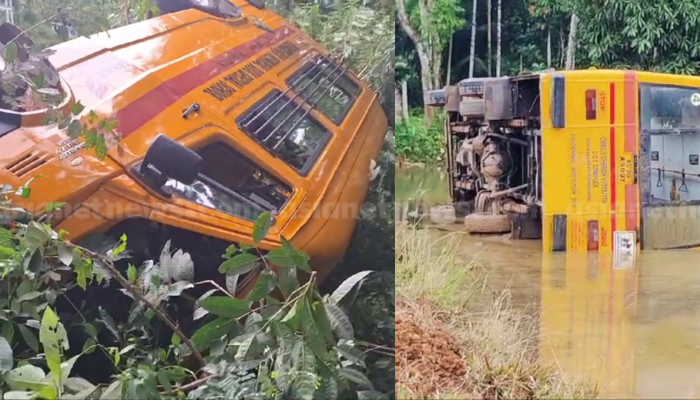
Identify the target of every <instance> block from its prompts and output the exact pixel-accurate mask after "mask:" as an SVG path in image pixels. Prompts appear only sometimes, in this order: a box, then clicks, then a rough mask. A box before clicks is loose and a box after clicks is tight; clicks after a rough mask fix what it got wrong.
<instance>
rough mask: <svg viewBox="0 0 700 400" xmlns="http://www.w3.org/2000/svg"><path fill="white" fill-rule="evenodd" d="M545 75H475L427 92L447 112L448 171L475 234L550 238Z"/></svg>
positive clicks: (469, 228)
mask: <svg viewBox="0 0 700 400" xmlns="http://www.w3.org/2000/svg"><path fill="white" fill-rule="evenodd" d="M539 91H540V76H539V75H528V76H519V77H515V78H473V79H465V80H462V81H460V82H459V83H458V84H457V85H456V86H450V87H447V88H446V89H444V90H436V91H431V92H428V93H427V94H426V101H428V103H429V104H430V105H431V106H441V107H445V110H446V112H447V120H446V127H445V134H446V138H445V139H446V145H447V149H446V150H447V151H446V153H447V160H446V161H447V172H448V176H449V182H450V185H449V186H450V187H449V189H450V196H451V198H452V202H453V205H454V207H455V212H456V214H457V216H458V217H459V218H464V225H465V229H466V231H468V232H470V233H481V234H492V233H508V232H510V233H511V234H512V237H513V238H514V239H540V238H541V236H542V173H541V172H542V151H541V148H542V140H541V118H540V98H539V97H540V96H539Z"/></svg>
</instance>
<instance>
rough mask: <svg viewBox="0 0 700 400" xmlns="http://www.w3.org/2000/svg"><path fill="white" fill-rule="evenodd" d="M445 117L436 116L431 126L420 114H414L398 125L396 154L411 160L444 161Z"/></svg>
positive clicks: (425, 161)
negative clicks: (426, 124) (426, 123)
mask: <svg viewBox="0 0 700 400" xmlns="http://www.w3.org/2000/svg"><path fill="white" fill-rule="evenodd" d="M444 125H445V119H444V116H443V115H442V114H438V115H436V116H435V119H434V120H433V123H432V124H431V126H430V127H429V128H426V126H425V120H424V118H423V116H422V115H420V114H416V113H414V114H412V115H411V116H410V117H409V119H408V121H404V122H402V123H401V124H399V125H398V126H397V127H396V155H397V156H398V157H399V158H400V159H404V160H407V161H409V162H423V163H430V164H432V163H437V162H440V161H442V158H443V155H444V152H445V149H444V146H445V140H444Z"/></svg>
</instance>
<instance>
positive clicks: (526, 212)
mask: <svg viewBox="0 0 700 400" xmlns="http://www.w3.org/2000/svg"><path fill="white" fill-rule="evenodd" d="M426 101H427V102H428V103H429V104H431V105H433V106H439V107H445V109H446V112H447V115H448V120H447V122H446V146H447V155H448V160H447V165H448V172H449V183H450V187H449V190H450V195H451V197H452V200H453V203H454V205H455V210H456V212H457V213H458V215H460V216H461V217H464V224H465V228H466V230H467V231H469V232H472V233H511V235H512V237H513V238H514V239H541V240H542V242H543V248H544V251H583V252H586V251H597V250H601V251H602V250H616V249H617V250H620V249H622V250H624V249H627V250H628V251H631V250H634V249H639V248H648V249H675V248H691V247H698V246H700V78H696V77H690V76H678V75H667V74H660V73H651V72H637V71H623V70H595V69H590V70H580V71H562V72H554V71H548V72H543V73H537V74H530V75H523V76H517V77H502V78H473V79H466V80H463V81H460V82H459V83H457V84H456V85H454V86H449V87H447V88H445V89H444V90H436V91H432V92H429V93H427V94H426Z"/></svg>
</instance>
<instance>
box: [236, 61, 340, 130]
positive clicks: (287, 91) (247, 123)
mask: <svg viewBox="0 0 700 400" xmlns="http://www.w3.org/2000/svg"><path fill="white" fill-rule="evenodd" d="M327 59H329V56H323V57H321V58H319V62H321V63H322V62H323V61H326V60H327ZM330 65H331V64H329V66H330ZM318 66H322V64H317V65H314V67H313V68H311V69H310V70H308V71H307V72H305V73H304V74H303V75H301V76H300V77H306V76H307V75H309V74H311V72H313V71H314V70H315V69H316V67H318ZM326 68H328V67H326ZM323 71H324V69H323V68H322V69H321V71H319V72H318V74H316V75H315V76H314V77H313V78H312V79H316V77H318V76H319V75H320V74H321V73H323ZM309 84H311V82H309V83H307V85H309ZM304 88H306V86H305V87H304ZM292 89H295V87H293V86H290V87H289V88H287V90H285V91H284V92H283V93H280V94H279V96H277V98H275V99H274V100H272V101H271V102H270V103H269V104H268V105H267V106H265V108H263V109H262V110H260V111H259V112H258V113H256V114H255V115H253V116H252V117H250V119H248V121H247V122H246V123H245V124H244V125H243V127H244V128H246V127H248V125H250V124H251V123H253V121H255V120H256V119H258V118H259V117H260V116H261V115H262V114H263V113H264V112H265V111H267V110H268V109H269V108H270V107H272V106H274V105H276V104H277V102H278V101H279V100H281V99H282V98H283V97H285V95H286V94H287V93H289V92H290V91H292ZM302 90H303V89H302ZM299 95H300V94H299V93H297V94H296V95H295V96H294V97H292V100H293V99H296V98H297V97H298V96H299ZM290 102H291V100H290ZM288 104H289V102H288ZM285 107H286V105H285V106H283V107H282V108H281V109H284V108H285ZM278 113H279V111H278ZM276 116H277V113H275V115H274V116H273V117H272V118H270V120H272V119H274V117H276ZM270 120H268V122H269V121H270ZM265 125H267V122H266V123H265ZM265 125H263V126H262V127H260V128H259V129H258V130H256V131H255V132H253V135H256V134H257V133H258V132H259V131H260V129H262V128H263V127H265Z"/></svg>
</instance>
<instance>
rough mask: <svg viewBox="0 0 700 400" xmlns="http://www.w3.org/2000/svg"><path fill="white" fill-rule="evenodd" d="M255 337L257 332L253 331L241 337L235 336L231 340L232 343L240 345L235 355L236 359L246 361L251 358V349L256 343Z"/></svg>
mask: <svg viewBox="0 0 700 400" xmlns="http://www.w3.org/2000/svg"><path fill="white" fill-rule="evenodd" d="M255 338H256V334H255V332H251V333H246V334H244V335H242V336H241V337H238V338H235V339H233V340H232V341H231V344H232V345H238V349H237V350H236V355H235V356H234V359H235V360H236V361H245V360H247V359H248V358H249V354H248V353H249V352H250V351H251V348H252V347H254V345H255Z"/></svg>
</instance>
